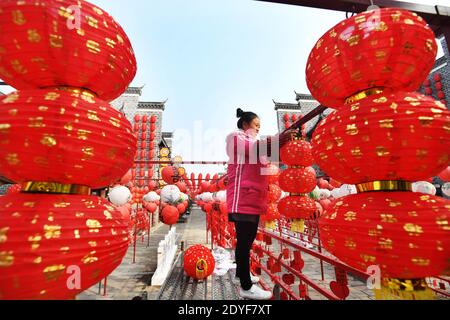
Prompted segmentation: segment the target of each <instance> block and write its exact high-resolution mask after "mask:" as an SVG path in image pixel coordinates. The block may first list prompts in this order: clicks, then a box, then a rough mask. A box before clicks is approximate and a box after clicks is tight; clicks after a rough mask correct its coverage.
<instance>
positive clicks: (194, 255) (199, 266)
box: [183, 245, 215, 280]
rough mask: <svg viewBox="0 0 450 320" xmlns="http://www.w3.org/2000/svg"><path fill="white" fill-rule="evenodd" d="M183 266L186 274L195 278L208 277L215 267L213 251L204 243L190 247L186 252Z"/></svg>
mask: <svg viewBox="0 0 450 320" xmlns="http://www.w3.org/2000/svg"><path fill="white" fill-rule="evenodd" d="M183 267H184V271H185V272H186V274H187V275H188V276H189V277H191V278H193V279H198V280H201V279H206V278H207V277H208V276H209V275H211V274H212V273H213V271H214V268H215V260H214V257H213V255H212V254H211V251H210V250H209V249H208V248H206V247H205V246H202V245H195V246H191V247H189V248H188V249H187V250H186V252H185V253H184V258H183Z"/></svg>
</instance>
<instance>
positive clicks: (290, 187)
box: [279, 168, 316, 193]
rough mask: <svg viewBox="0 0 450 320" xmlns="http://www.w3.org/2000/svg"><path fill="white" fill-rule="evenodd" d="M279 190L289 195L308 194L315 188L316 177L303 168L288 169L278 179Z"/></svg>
mask: <svg viewBox="0 0 450 320" xmlns="http://www.w3.org/2000/svg"><path fill="white" fill-rule="evenodd" d="M279 184H280V187H281V189H283V190H284V191H286V192H290V193H309V192H311V191H312V190H313V189H314V187H315V186H316V176H315V175H314V174H313V173H311V172H310V171H308V170H306V169H304V168H288V169H286V170H284V171H283V172H282V173H281V175H280V178H279Z"/></svg>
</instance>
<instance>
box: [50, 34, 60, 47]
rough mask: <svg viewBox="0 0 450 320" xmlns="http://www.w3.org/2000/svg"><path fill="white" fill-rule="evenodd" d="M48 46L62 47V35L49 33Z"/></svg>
mask: <svg viewBox="0 0 450 320" xmlns="http://www.w3.org/2000/svg"><path fill="white" fill-rule="evenodd" d="M50 47H52V48H62V47H63V40H62V36H60V35H57V34H51V35H50Z"/></svg>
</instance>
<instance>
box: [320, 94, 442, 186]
mask: <svg viewBox="0 0 450 320" xmlns="http://www.w3.org/2000/svg"><path fill="white" fill-rule="evenodd" d="M449 125H450V112H449V111H448V110H447V109H446V108H445V106H444V105H443V104H442V103H440V102H438V101H434V100H433V99H431V98H429V97H426V96H423V95H421V94H419V93H415V92H410V93H406V92H399V93H395V94H390V95H388V94H378V95H374V96H371V97H370V98H367V99H364V100H361V101H359V102H357V103H354V104H352V105H348V106H345V107H341V108H340V109H339V111H338V112H333V113H331V114H330V115H329V116H328V117H327V118H325V119H324V120H323V121H322V122H321V123H320V124H319V126H318V127H317V129H316V130H315V132H314V135H313V140H312V144H313V147H314V156H315V159H316V161H317V164H318V165H319V166H320V167H321V168H322V169H323V170H324V171H325V172H327V174H329V175H330V176H333V177H334V178H336V179H338V180H339V181H342V182H346V183H353V184H357V183H361V182H366V181H373V180H407V181H420V180H424V179H427V178H429V177H431V176H433V174H434V173H435V172H439V171H442V170H443V169H444V168H446V167H447V165H448V163H449V159H450V131H449V130H448V128H449ZM375 128H376V129H375Z"/></svg>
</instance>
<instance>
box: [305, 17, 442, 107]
mask: <svg viewBox="0 0 450 320" xmlns="http://www.w3.org/2000/svg"><path fill="white" fill-rule="evenodd" d="M436 53H437V45H436V40H435V36H434V34H433V32H432V31H431V29H430V28H429V27H427V24H426V22H425V20H423V19H422V18H421V17H419V16H418V15H417V14H415V13H412V12H408V11H405V10H400V9H396V8H384V9H381V10H372V11H367V12H363V13H360V14H358V15H355V16H353V17H351V18H349V19H346V20H344V21H342V22H340V23H338V24H337V25H336V26H334V27H333V28H331V29H330V30H329V31H328V32H326V33H325V34H324V35H323V36H322V37H321V38H320V39H319V40H318V41H317V43H316V45H315V46H314V48H313V49H312V51H311V53H310V55H309V58H308V62H307V67H306V83H307V85H308V88H309V91H310V92H311V94H312V95H313V96H314V98H316V99H317V100H318V101H319V102H320V103H321V104H323V105H326V106H330V107H333V108H340V107H341V106H343V105H344V103H345V101H346V99H347V98H348V97H350V96H352V95H354V94H355V93H358V92H361V91H363V90H366V89H367V88H373V89H372V90H374V91H376V90H378V89H377V88H389V89H391V90H394V91H414V90H417V88H419V87H420V85H421V83H422V82H423V80H424V79H425V78H426V77H427V75H428V73H429V71H430V69H431V68H432V66H433V64H434V59H435V56H436Z"/></svg>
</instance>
